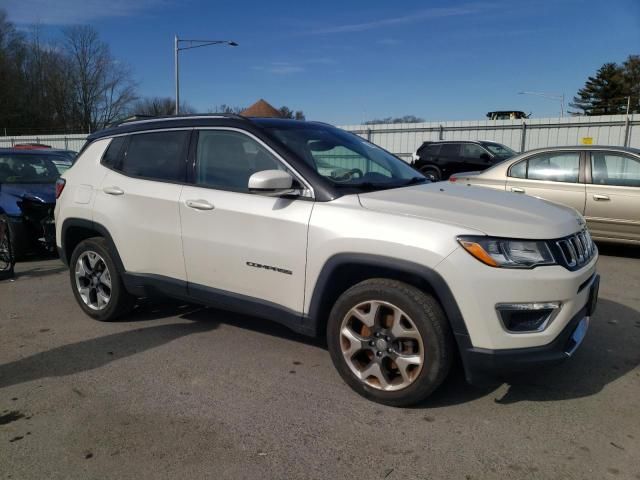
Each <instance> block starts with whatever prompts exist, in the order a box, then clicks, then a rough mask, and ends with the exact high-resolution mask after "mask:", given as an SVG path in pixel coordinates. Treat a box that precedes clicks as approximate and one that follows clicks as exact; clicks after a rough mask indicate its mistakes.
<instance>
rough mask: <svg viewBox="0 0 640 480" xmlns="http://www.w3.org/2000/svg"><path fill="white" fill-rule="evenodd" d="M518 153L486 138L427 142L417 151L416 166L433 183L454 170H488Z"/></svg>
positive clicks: (458, 171) (457, 171)
mask: <svg viewBox="0 0 640 480" xmlns="http://www.w3.org/2000/svg"><path fill="white" fill-rule="evenodd" d="M514 155H516V152H514V151H513V150H511V149H510V148H509V147H506V146H504V145H502V144H500V143H495V142H484V141H473V140H468V141H448V142H447V141H440V142H424V143H423V144H422V145H421V146H420V148H418V151H417V152H416V157H417V159H416V160H415V161H414V162H413V167H414V168H416V169H418V170H420V172H422V174H423V175H425V176H426V177H427V178H428V179H430V180H431V181H433V182H438V181H440V180H447V179H448V178H449V176H451V175H452V174H454V173H460V172H468V171H477V170H485V169H487V168H489V167H491V166H492V165H495V164H496V163H498V162H501V161H503V160H506V159H507V158H510V157H513V156H514Z"/></svg>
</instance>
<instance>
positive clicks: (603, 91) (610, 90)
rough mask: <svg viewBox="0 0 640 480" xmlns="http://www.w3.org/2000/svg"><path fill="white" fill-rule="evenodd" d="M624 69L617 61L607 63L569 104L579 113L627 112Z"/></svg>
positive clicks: (604, 113)
mask: <svg viewBox="0 0 640 480" xmlns="http://www.w3.org/2000/svg"><path fill="white" fill-rule="evenodd" d="M625 97H626V93H625V78H624V69H623V68H622V67H620V66H618V65H616V64H615V63H605V64H604V65H603V66H602V67H600V69H599V70H598V72H597V73H596V75H595V77H589V78H588V80H587V82H586V83H585V85H584V87H583V88H581V89H580V90H578V95H577V96H575V97H573V103H571V104H569V105H570V106H571V107H573V108H574V109H576V110H578V111H577V112H572V113H574V114H578V115H615V114H619V113H625V111H626V107H627V105H626V101H625Z"/></svg>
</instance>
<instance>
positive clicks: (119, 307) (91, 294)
mask: <svg viewBox="0 0 640 480" xmlns="http://www.w3.org/2000/svg"><path fill="white" fill-rule="evenodd" d="M69 272H70V275H71V288H72V289H73V294H74V296H75V297H76V300H77V301H78V303H79V304H80V307H82V310H84V312H85V313H86V314H87V315H89V316H90V317H93V318H95V319H96V320H100V321H103V322H109V321H112V320H117V319H118V318H119V317H121V316H123V315H126V314H127V313H129V312H130V311H131V309H132V308H133V305H134V303H135V297H133V296H132V295H130V294H129V292H127V291H126V290H125V288H124V285H123V283H122V279H121V278H120V273H119V272H118V270H117V268H116V265H115V263H114V261H113V258H112V257H111V253H110V252H109V248H108V245H107V242H106V241H105V240H104V238H101V237H93V238H89V239H87V240H84V241H82V242H80V243H79V244H78V246H77V247H76V248H75V250H74V251H73V254H72V255H71V259H70V261H69Z"/></svg>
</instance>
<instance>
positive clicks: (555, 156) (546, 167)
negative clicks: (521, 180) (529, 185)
mask: <svg viewBox="0 0 640 480" xmlns="http://www.w3.org/2000/svg"><path fill="white" fill-rule="evenodd" d="M528 163H529V165H528V169H527V178H528V179H530V180H548V181H552V182H571V183H577V182H578V176H579V172H580V154H579V153H578V152H557V153H545V154H543V155H538V156H536V157H533V158H530V159H529V160H528Z"/></svg>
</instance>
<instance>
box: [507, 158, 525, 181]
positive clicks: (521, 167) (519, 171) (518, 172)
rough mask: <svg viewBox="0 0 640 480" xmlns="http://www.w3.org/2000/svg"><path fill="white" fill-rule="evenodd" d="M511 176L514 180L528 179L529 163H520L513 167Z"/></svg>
mask: <svg viewBox="0 0 640 480" xmlns="http://www.w3.org/2000/svg"><path fill="white" fill-rule="evenodd" d="M509 176H510V177H514V178H527V161H526V160H525V161H524V162H518V163H516V164H515V165H513V166H512V167H511V170H510V171H509Z"/></svg>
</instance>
